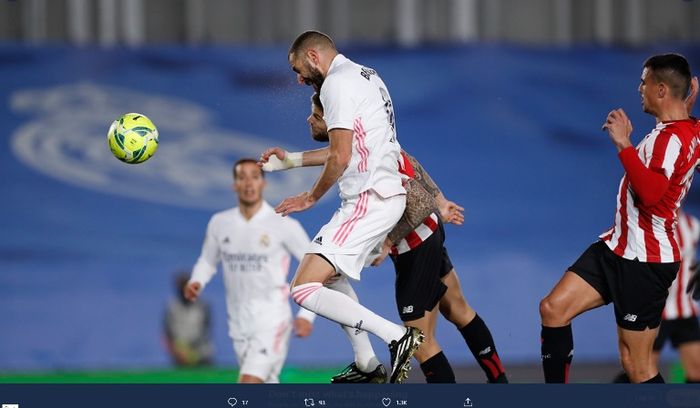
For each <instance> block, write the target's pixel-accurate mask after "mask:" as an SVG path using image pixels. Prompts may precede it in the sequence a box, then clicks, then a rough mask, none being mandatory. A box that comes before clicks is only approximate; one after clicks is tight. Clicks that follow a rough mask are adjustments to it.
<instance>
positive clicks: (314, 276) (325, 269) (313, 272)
mask: <svg viewBox="0 0 700 408" xmlns="http://www.w3.org/2000/svg"><path fill="white" fill-rule="evenodd" d="M334 275H335V268H334V267H333V265H331V264H330V262H329V261H328V260H327V259H325V258H324V257H323V256H321V255H319V254H306V255H304V257H303V258H302V260H301V262H300V263H299V267H298V268H297V272H296V274H295V275H294V279H293V280H292V287H294V286H298V285H303V284H305V283H311V282H321V283H324V282H326V281H327V280H328V279H330V278H331V277H333V276H334Z"/></svg>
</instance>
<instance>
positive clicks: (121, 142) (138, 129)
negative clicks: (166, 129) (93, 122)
mask: <svg viewBox="0 0 700 408" xmlns="http://www.w3.org/2000/svg"><path fill="white" fill-rule="evenodd" d="M107 144H108V145H109V149H110V150H111V151H112V154H113V155H114V157H116V158H117V159H119V160H121V161H123V162H124V163H129V164H136V163H143V162H145V161H146V160H148V159H149V158H150V157H151V156H153V155H154V154H155V153H156V150H157V149H158V129H156V127H155V125H154V124H153V122H151V120H150V119H148V118H147V117H146V116H144V115H142V114H140V113H125V114H124V115H122V116H121V117H120V118H119V119H117V120H115V121H114V122H112V126H110V127H109V131H108V132H107Z"/></svg>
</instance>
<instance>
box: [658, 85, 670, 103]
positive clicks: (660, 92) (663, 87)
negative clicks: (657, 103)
mask: <svg viewBox="0 0 700 408" xmlns="http://www.w3.org/2000/svg"><path fill="white" fill-rule="evenodd" d="M656 92H657V96H658V97H659V99H660V98H663V97H664V96H666V92H668V87H667V86H666V84H664V83H663V82H660V83H659V85H658V88H657V91H656Z"/></svg>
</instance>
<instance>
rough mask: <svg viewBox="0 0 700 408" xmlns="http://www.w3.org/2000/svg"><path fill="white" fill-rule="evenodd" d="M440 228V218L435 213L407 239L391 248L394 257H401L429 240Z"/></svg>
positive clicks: (410, 233)
mask: <svg viewBox="0 0 700 408" xmlns="http://www.w3.org/2000/svg"><path fill="white" fill-rule="evenodd" d="M437 227H438V216H437V215H436V214H435V213H432V214H430V215H429V216H428V217H426V218H425V219H424V220H423V223H422V224H421V225H419V226H417V227H416V229H414V230H413V231H411V232H409V233H408V235H406V237H405V238H403V239H402V240H401V241H399V242H398V243H396V244H395V245H394V246H393V247H392V248H391V254H392V255H400V254H403V253H406V252H408V251H410V250H412V249H413V248H415V247H417V246H418V245H420V244H422V243H423V241H425V240H426V239H428V237H429V236H431V235H433V232H435V230H436V229H437Z"/></svg>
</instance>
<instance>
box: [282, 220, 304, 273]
mask: <svg viewBox="0 0 700 408" xmlns="http://www.w3.org/2000/svg"><path fill="white" fill-rule="evenodd" d="M285 221H287V222H286V225H285V236H284V247H285V248H287V251H289V252H290V253H291V254H292V255H293V256H294V258H296V260H297V261H300V262H301V258H303V257H304V254H306V250H307V249H308V247H309V236H308V235H307V234H306V231H304V228H303V227H302V226H301V224H300V223H299V221H297V220H295V219H293V218H287V219H286V220H285Z"/></svg>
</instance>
